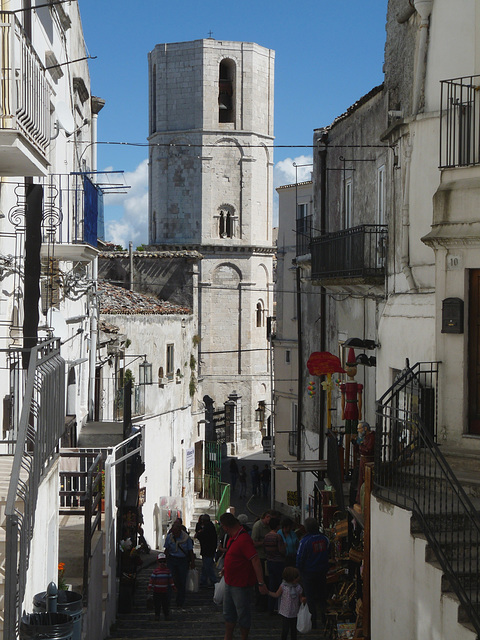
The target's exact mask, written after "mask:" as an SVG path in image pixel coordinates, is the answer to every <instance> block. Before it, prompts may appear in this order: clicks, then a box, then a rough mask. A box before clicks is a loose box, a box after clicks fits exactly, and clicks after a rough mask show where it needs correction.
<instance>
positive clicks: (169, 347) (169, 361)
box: [167, 344, 175, 380]
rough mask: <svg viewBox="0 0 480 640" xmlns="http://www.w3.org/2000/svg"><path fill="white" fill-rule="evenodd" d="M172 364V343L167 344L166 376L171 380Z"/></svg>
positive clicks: (173, 370)
mask: <svg viewBox="0 0 480 640" xmlns="http://www.w3.org/2000/svg"><path fill="white" fill-rule="evenodd" d="M174 365H175V361H174V345H173V344H167V378H168V380H173V375H174V373H175V369H174Z"/></svg>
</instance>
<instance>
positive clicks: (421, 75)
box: [412, 0, 433, 116]
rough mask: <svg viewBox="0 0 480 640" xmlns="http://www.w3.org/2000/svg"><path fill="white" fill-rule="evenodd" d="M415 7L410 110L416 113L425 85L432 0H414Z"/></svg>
mask: <svg viewBox="0 0 480 640" xmlns="http://www.w3.org/2000/svg"><path fill="white" fill-rule="evenodd" d="M414 5H415V9H416V10H417V12H418V14H419V16H420V26H419V42H418V54H417V66H416V69H415V80H414V85H413V98H412V111H413V115H414V116H415V115H417V113H418V110H419V108H420V96H421V92H422V88H424V85H425V71H426V66H427V47H428V25H429V21H430V15H431V13H432V9H433V0H414Z"/></svg>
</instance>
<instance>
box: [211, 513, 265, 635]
mask: <svg viewBox="0 0 480 640" xmlns="http://www.w3.org/2000/svg"><path fill="white" fill-rule="evenodd" d="M220 524H221V525H222V527H223V529H224V531H225V532H226V533H228V535H229V540H228V543H227V551H226V553H225V563H224V573H223V575H224V578H225V593H224V596H223V617H224V619H225V637H224V640H232V639H233V631H234V629H235V625H236V624H237V622H238V625H239V627H240V636H241V639H242V640H247V638H248V634H249V632H250V626H251V608H250V607H251V600H252V591H253V585H255V584H257V585H258V588H259V590H260V592H261V593H263V594H264V595H267V593H268V589H267V587H266V585H265V583H264V580H263V571H262V565H261V563H260V559H259V557H258V554H257V550H256V549H255V546H254V544H253V542H252V539H251V538H250V536H249V535H248V533H247V532H246V531H245V529H244V528H243V527H242V525H241V524H240V523H239V522H238V520H237V519H236V518H235V516H234V515H233V514H231V513H224V514H222V515H221V516H220Z"/></svg>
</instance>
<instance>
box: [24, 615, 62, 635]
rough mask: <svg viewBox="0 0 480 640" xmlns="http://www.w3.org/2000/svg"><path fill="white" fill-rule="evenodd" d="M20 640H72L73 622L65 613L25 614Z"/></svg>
mask: <svg viewBox="0 0 480 640" xmlns="http://www.w3.org/2000/svg"><path fill="white" fill-rule="evenodd" d="M20 640H73V620H72V617H71V616H69V615H68V614H67V613H26V614H24V615H23V616H22V619H21V621H20Z"/></svg>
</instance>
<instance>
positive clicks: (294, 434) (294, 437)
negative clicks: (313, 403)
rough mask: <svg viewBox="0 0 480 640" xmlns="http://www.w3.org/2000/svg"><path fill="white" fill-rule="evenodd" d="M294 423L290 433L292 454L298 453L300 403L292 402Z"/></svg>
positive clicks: (289, 449)
mask: <svg viewBox="0 0 480 640" xmlns="http://www.w3.org/2000/svg"><path fill="white" fill-rule="evenodd" d="M291 416H292V424H291V430H290V433H289V434H288V453H289V455H291V456H296V455H297V420H298V404H297V403H296V402H292V405H291Z"/></svg>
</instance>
